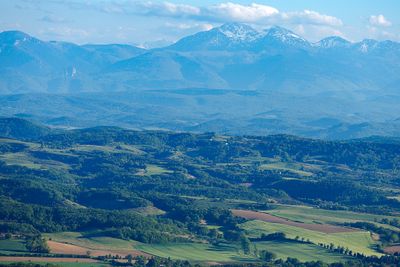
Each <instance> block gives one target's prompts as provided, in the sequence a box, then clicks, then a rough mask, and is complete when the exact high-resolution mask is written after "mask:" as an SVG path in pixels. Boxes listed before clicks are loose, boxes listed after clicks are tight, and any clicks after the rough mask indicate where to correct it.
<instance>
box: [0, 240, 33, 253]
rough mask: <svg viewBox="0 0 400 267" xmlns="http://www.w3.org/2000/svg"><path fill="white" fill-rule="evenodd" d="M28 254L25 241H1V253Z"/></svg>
mask: <svg viewBox="0 0 400 267" xmlns="http://www.w3.org/2000/svg"><path fill="white" fill-rule="evenodd" d="M26 252H28V250H27V249H26V247H25V243H24V240H21V239H8V240H0V253H3V254H15V253H16V254H18V253H26Z"/></svg>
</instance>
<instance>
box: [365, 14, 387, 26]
mask: <svg viewBox="0 0 400 267" xmlns="http://www.w3.org/2000/svg"><path fill="white" fill-rule="evenodd" d="M369 24H371V26H377V27H390V26H392V23H391V22H390V21H389V20H387V19H386V18H385V16H383V15H377V16H375V15H372V16H370V17H369Z"/></svg>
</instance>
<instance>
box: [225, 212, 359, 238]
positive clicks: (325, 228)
mask: <svg viewBox="0 0 400 267" xmlns="http://www.w3.org/2000/svg"><path fill="white" fill-rule="evenodd" d="M232 213H233V215H235V216H238V217H242V218H245V219H249V220H260V221H264V222H270V223H280V224H285V225H290V226H295V227H300V228H303V229H307V230H311V231H317V232H322V233H326V234H333V233H346V232H356V231H357V230H356V229H352V228H346V227H341V226H334V225H330V224H311V223H301V222H294V221H290V220H288V219H284V218H280V217H277V216H273V215H271V214H268V213H263V212H258V211H252V210H232Z"/></svg>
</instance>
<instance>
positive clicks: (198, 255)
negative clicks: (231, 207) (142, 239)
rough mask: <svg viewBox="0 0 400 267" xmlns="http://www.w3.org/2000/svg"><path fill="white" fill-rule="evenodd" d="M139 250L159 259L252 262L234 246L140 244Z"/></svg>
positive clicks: (250, 257)
mask: <svg viewBox="0 0 400 267" xmlns="http://www.w3.org/2000/svg"><path fill="white" fill-rule="evenodd" d="M136 248H137V249H139V250H141V251H144V252H146V253H149V254H152V255H156V256H159V257H165V258H168V257H170V258H172V259H181V260H192V261H218V262H229V261H252V260H254V258H253V257H252V256H246V255H243V254H240V253H239V252H238V249H237V248H236V247H235V246H232V245H219V246H213V245H210V244H199V243H184V244H165V245H152V244H140V245H137V246H136Z"/></svg>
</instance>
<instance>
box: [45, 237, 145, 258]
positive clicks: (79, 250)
mask: <svg viewBox="0 0 400 267" xmlns="http://www.w3.org/2000/svg"><path fill="white" fill-rule="evenodd" d="M47 244H48V245H49V247H50V251H51V253H55V254H69V255H87V253H88V251H89V252H90V255H91V256H94V257H98V256H105V255H110V254H111V255H112V256H115V255H119V256H121V257H125V256H127V255H132V256H139V255H142V256H149V255H148V254H146V253H143V252H141V251H138V250H134V249H119V250H98V249H89V248H85V247H80V246H76V245H71V244H66V243H60V242H55V241H47Z"/></svg>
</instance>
